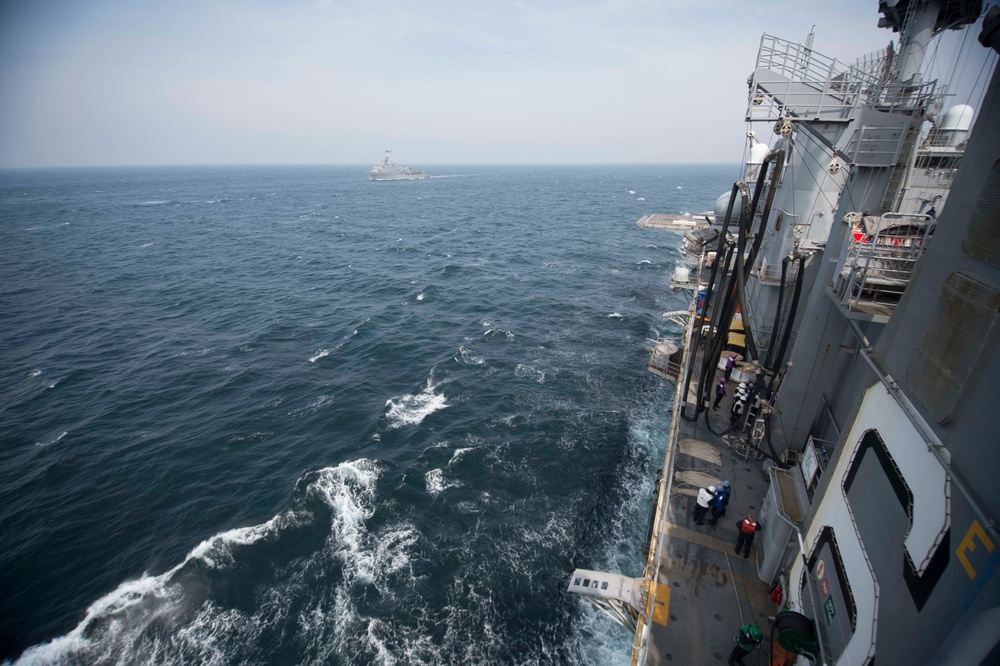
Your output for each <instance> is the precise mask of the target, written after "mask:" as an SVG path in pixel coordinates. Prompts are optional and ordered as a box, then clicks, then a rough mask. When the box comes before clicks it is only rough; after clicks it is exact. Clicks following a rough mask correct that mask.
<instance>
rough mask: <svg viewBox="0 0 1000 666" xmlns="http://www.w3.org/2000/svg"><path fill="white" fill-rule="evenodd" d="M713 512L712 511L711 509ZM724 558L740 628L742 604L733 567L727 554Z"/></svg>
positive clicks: (741, 623) (742, 623)
mask: <svg viewBox="0 0 1000 666" xmlns="http://www.w3.org/2000/svg"><path fill="white" fill-rule="evenodd" d="M713 511H714V509H713ZM724 555H725V556H726V566H728V567H729V580H731V581H732V583H733V594H735V595H736V607H737V608H738V609H739V611H740V626H741V627H742V626H743V625H744V624H746V622H744V621H743V602H742V601H741V600H740V592H739V590H737V589H736V576H734V575H733V565H732V563H731V562H730V561H729V553H724Z"/></svg>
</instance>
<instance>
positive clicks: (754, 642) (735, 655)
mask: <svg viewBox="0 0 1000 666" xmlns="http://www.w3.org/2000/svg"><path fill="white" fill-rule="evenodd" d="M763 638H764V637H763V636H761V634H760V629H758V628H757V625H755V624H744V625H743V626H742V627H740V632H739V633H738V634H736V638H735V641H736V645H734V646H733V651H732V652H730V653H729V659H728V660H727V661H728V663H729V666H735V665H736V664H739V666H745V665H744V664H743V657H745V656H747V655H748V654H750V653H751V652H753V651H754V650H758V649H760V641H761V640H762V639H763Z"/></svg>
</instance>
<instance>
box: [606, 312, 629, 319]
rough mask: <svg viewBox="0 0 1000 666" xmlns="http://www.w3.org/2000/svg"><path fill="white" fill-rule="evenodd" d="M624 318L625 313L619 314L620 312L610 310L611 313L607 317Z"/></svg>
mask: <svg viewBox="0 0 1000 666" xmlns="http://www.w3.org/2000/svg"><path fill="white" fill-rule="evenodd" d="M624 318H625V315H623V314H621V313H620V312H612V313H611V314H609V315H608V319H624Z"/></svg>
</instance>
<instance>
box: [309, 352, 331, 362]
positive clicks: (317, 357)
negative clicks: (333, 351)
mask: <svg viewBox="0 0 1000 666" xmlns="http://www.w3.org/2000/svg"><path fill="white" fill-rule="evenodd" d="M329 355H330V350H329V349H320V350H319V351H318V352H316V355H315V356H313V357H312V358H310V359H309V362H310V363H315V362H316V361H318V360H320V359H321V358H326V357H327V356H329Z"/></svg>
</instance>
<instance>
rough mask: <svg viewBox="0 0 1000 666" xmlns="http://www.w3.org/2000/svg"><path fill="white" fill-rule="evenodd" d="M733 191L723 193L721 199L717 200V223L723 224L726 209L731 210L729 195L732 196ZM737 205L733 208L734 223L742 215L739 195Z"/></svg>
mask: <svg viewBox="0 0 1000 666" xmlns="http://www.w3.org/2000/svg"><path fill="white" fill-rule="evenodd" d="M732 193H733V192H732V190H730V191H729V192H723V193H722V194H720V195H719V198H718V199H716V200H715V208H714V210H715V223H716V224H722V223H723V222H724V221H725V219H726V209H727V208H729V195H730V194H732ZM736 197H737V199H736V204H735V205H734V206H733V214H732V220H731V221H733V222H735V221H736V219H737V218H738V217H739V214H740V201H739V193H737V195H736Z"/></svg>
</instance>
